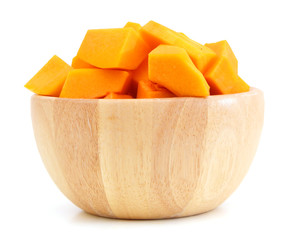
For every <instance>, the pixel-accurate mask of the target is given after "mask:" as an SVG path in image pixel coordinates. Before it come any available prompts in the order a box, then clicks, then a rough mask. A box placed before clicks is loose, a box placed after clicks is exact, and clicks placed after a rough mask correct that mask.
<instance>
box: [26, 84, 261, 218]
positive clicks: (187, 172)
mask: <svg viewBox="0 0 298 240" xmlns="http://www.w3.org/2000/svg"><path fill="white" fill-rule="evenodd" d="M31 104H32V107H31V109H32V121H33V128H34V133H35V138H36V142H37V146H38V149H39V152H40V154H41V157H42V159H43V162H44V164H45V166H46V168H47V170H48V172H49V174H50V176H51V177H52V179H53V180H54V182H55V183H56V185H57V186H58V187H59V189H60V190H61V191H62V192H63V193H64V194H65V195H66V196H67V197H68V198H69V199H70V200H71V201H72V202H73V203H74V204H75V205H77V206H78V207H80V208H81V209H83V210H85V211H86V212H88V213H91V214H95V215H99V216H104V217H112V218H127V219H156V218H173V217H182V216H189V215H194V214H199V213H203V212H206V211H209V210H212V209H214V208H216V207H217V206H218V205H219V204H221V203H222V202H223V201H224V200H225V199H226V198H227V197H229V196H230V195H231V193H232V192H233V191H234V190H235V189H236V188H237V187H238V185H239V184H240V182H241V181H242V179H243V177H244V176H245V174H246V172H247V171H248V168H249V166H250V163H251V161H252V160H253V157H254V155H255V152H256V149H257V145H258V142H259V138H260V134H261V130H262V125H263V115H264V99H263V93H262V92H261V91H260V90H258V89H255V88H252V89H251V91H250V92H247V93H240V94H232V95H220V96H211V97H208V98H205V99H204V98H168V99H96V100H94V99H93V100H83V99H61V98H53V97H44V96H38V95H34V96H33V97H32V99H31Z"/></svg>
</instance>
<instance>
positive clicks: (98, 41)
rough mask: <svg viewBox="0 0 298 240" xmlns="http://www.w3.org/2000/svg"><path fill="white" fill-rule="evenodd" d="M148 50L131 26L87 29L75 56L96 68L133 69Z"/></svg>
mask: <svg viewBox="0 0 298 240" xmlns="http://www.w3.org/2000/svg"><path fill="white" fill-rule="evenodd" d="M149 51H150V49H149V47H148V45H147V44H146V43H145V41H144V40H143V38H142V37H141V36H140V33H139V32H137V31H136V30H134V29H133V28H131V27H128V28H114V29H96V30H88V32H87V34H86V36H85V38H84V40H83V42H82V44H81V47H80V49H79V51H78V54H77V56H78V57H79V58H80V59H82V60H83V61H85V62H87V63H89V64H91V65H93V66H95V67H98V68H114V69H126V70H134V69H136V68H137V67H138V66H139V65H140V64H141V62H142V61H143V60H144V59H145V57H146V56H147V54H148V52H149Z"/></svg>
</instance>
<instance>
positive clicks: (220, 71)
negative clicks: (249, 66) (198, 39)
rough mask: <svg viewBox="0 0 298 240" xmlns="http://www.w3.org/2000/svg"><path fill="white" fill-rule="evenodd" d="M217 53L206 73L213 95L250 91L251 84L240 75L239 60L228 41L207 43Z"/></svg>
mask: <svg viewBox="0 0 298 240" xmlns="http://www.w3.org/2000/svg"><path fill="white" fill-rule="evenodd" d="M206 45H207V46H209V47H210V48H212V49H213V50H214V51H215V52H216V53H217V56H216V59H215V61H214V62H212V63H211V65H210V66H209V68H208V70H207V71H206V73H205V74H204V76H205V78H206V80H207V82H208V84H209V86H210V93H211V95H217V94H232V93H240V92H248V91H249V86H248V85H247V84H246V83H245V82H244V81H243V80H242V79H241V78H240V77H239V76H238V61H237V59H236V57H235V55H234V53H233V51H232V49H231V47H230V46H229V44H228V42H227V41H220V42H217V43H213V44H206Z"/></svg>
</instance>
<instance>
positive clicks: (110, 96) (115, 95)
mask: <svg viewBox="0 0 298 240" xmlns="http://www.w3.org/2000/svg"><path fill="white" fill-rule="evenodd" d="M104 98H105V99H130V98H133V97H132V96H130V95H128V94H119V93H114V92H112V93H109V94H108V95H107V96H105V97H104Z"/></svg>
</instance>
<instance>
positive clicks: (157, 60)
mask: <svg viewBox="0 0 298 240" xmlns="http://www.w3.org/2000/svg"><path fill="white" fill-rule="evenodd" d="M148 66H149V69H148V74H149V80H151V81H152V82H155V83H158V84H160V85H162V86H164V87H165V88H167V89H169V90H170V91H171V92H173V93H174V94H175V95H177V96H178V97H206V96H209V95H210V94H209V86H208V84H207V82H206V80H205V78H204V76H203V74H202V73H201V72H200V71H199V70H198V69H197V68H196V67H195V65H194V64H193V62H192V61H191V59H190V57H189V56H188V55H187V52H186V51H185V49H183V48H181V47H177V46H169V45H159V46H158V47H157V48H155V49H154V50H153V51H152V52H150V53H149V63H148Z"/></svg>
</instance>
